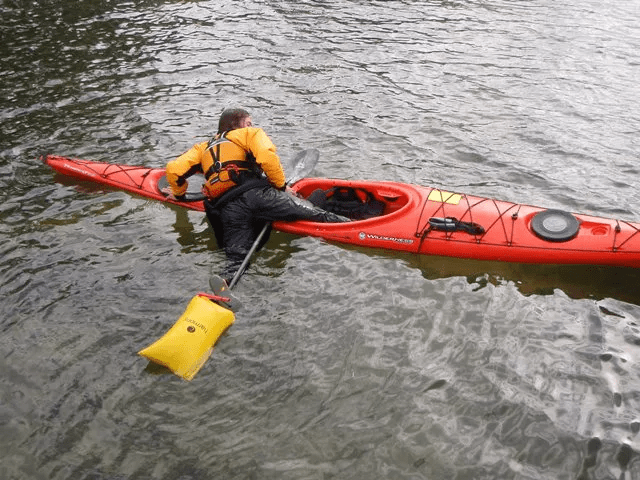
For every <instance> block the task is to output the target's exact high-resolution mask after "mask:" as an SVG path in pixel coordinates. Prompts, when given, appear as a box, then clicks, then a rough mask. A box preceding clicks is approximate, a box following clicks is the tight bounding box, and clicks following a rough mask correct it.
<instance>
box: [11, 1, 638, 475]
mask: <svg viewBox="0 0 640 480" xmlns="http://www.w3.org/2000/svg"><path fill="white" fill-rule="evenodd" d="M639 8H640V6H639V5H638V4H637V2H635V1H634V2H614V3H603V2H596V1H593V0H586V1H583V2H577V1H575V0H571V1H563V2H552V3H551V2H544V1H541V0H536V1H534V2H507V1H504V0H502V1H501V0H491V1H489V2H478V1H471V2H449V1H427V2H411V1H388V2H382V1H378V2H360V1H346V0H339V1H334V2H322V1H310V0H308V1H303V2H298V1H296V2H292V1H291V2H289V1H260V2H245V1H234V2H226V3H225V4H222V5H221V4H219V3H217V2H211V1H180V2H178V1H147V2H124V1H106V0H103V1H79V2H52V1H44V2H35V1H30V2H29V1H22V2H21V1H17V0H16V1H3V2H2V3H0V13H1V20H0V26H1V29H0V40H1V41H0V139H1V140H2V142H1V144H0V187H1V188H0V192H1V193H0V200H1V201H0V219H1V222H0V253H1V257H0V258H1V260H0V274H1V276H0V279H1V281H0V298H2V303H1V304H0V329H1V332H2V336H1V338H2V340H1V341H0V382H1V388H0V434H1V435H0V452H2V453H0V478H3V479H11V480H13V479H20V480H22V479H92V480H93V479H105V480H106V479H110V480H111V479H181V480H186V479H209V478H212V479H213V478H215V479H249V478H250V479H278V480H280V479H296V480H298V479H313V480H316V479H329V478H335V479H445V478H446V479H459V480H463V479H464V480H466V479H549V480H556V479H610V478H616V479H620V478H622V479H633V478H640V463H639V462H640V461H639V457H638V452H639V451H640V438H639V437H638V432H639V431H640V378H639V377H638V363H639V362H640V288H639V285H640V282H639V276H640V275H639V273H638V271H637V269H613V268H601V267H597V268H595V267H585V266H582V267H554V266H527V265H507V264H494V263H485V262H469V261H461V260H452V259H446V258H429V257H416V256H408V255H396V254H393V253H389V252H381V251H368V250H361V249H354V248H352V247H344V246H339V245H333V244H328V243H326V242H323V241H321V240H318V239H314V238H302V237H295V236H291V235H284V234H279V233H275V234H273V236H272V237H271V240H270V241H269V243H268V244H267V246H266V247H265V248H264V249H263V250H262V251H261V252H260V254H259V255H257V256H256V258H255V260H254V263H253V265H252V267H251V269H250V270H249V271H248V273H247V275H245V277H244V278H243V279H242V281H241V282H240V284H239V285H238V287H237V292H236V293H237V295H238V296H239V297H241V298H242V300H243V303H244V305H245V308H244V309H243V310H242V311H241V312H240V313H239V314H238V316H237V319H236V322H235V324H234V325H233V326H232V327H231V329H230V330H229V331H228V332H227V333H226V334H225V335H224V336H223V337H222V338H221V340H220V341H219V343H218V344H217V346H216V348H215V350H214V353H213V355H212V357H211V358H210V359H209V361H208V362H207V363H206V365H205V366H204V368H203V369H202V370H201V371H200V373H198V375H197V376H196V377H195V379H194V380H193V381H192V382H189V383H187V382H184V381H182V380H180V379H179V378H177V377H175V376H173V375H171V374H165V373H164V372H162V371H159V370H157V369H154V368H151V367H150V366H149V365H148V364H147V362H146V361H145V360H144V359H142V358H141V357H139V356H138V355H137V354H136V352H137V351H138V350H140V349H141V348H143V347H145V346H147V345H148V344H149V343H150V342H152V341H153V340H155V339H157V338H158V337H160V336H161V335H162V334H163V333H164V332H165V331H166V330H167V329H168V328H169V326H170V325H172V324H173V322H175V320H177V319H178V317H179V316H180V315H181V314H182V312H183V311H184V309H185V308H186V306H187V304H188V302H189V300H190V299H191V297H192V296H193V295H195V294H196V293H197V292H199V291H202V290H206V289H207V286H208V280H209V277H210V276H211V275H212V274H215V273H217V272H219V270H220V267H221V265H222V262H223V259H224V256H223V254H222V253H221V252H219V251H218V250H217V248H216V244H215V240H214V238H213V235H212V233H211V232H210V230H209V229H208V227H207V224H206V222H205V220H204V217H203V216H202V214H199V213H196V212H186V211H183V210H180V209H177V208H173V207H169V206H166V205H162V204H158V203H154V202H151V201H147V200H144V199H140V198H138V197H133V196H130V195H128V194H125V193H121V192H114V191H105V190H103V189H100V188H95V187H89V186H87V185H78V184H77V183H75V182H74V181H71V180H68V179H64V178H61V177H58V176H55V175H54V174H53V173H52V172H51V171H50V170H49V169H48V168H47V167H46V166H44V165H43V164H41V163H40V162H39V161H38V160H37V157H38V156H39V155H40V154H42V153H45V152H48V153H56V154H61V155H66V156H72V157H79V158H90V159H94V160H106V161H117V162H119V163H128V164H146V165H150V166H161V165H164V164H165V163H166V162H167V161H168V160H170V159H172V158H174V157H176V156H177V155H178V154H180V153H181V152H182V151H184V150H186V149H187V148H189V147H190V146H191V145H192V144H193V143H195V142H196V141H199V140H201V139H205V138H207V137H208V136H209V135H210V134H211V133H212V131H213V129H214V126H215V124H216V123H217V118H218V115H219V113H220V111H221V110H222V109H223V108H225V107H229V106H236V105H240V106H244V107H245V108H248V109H249V110H251V111H252V112H253V117H254V120H255V122H256V123H257V124H258V125H260V126H262V127H264V128H265V129H266V131H267V132H268V133H269V135H270V136H271V138H272V139H273V140H274V142H275V143H276V144H277V145H278V147H279V152H280V154H281V156H282V157H283V158H284V159H286V158H290V157H292V156H293V155H294V154H295V152H297V151H299V150H301V149H305V148H318V149H319V150H320V151H321V152H322V159H321V162H320V164H319V166H318V168H317V170H316V172H315V174H317V175H318V176H334V177H339V178H354V179H361V178H367V179H382V180H396V181H401V182H410V183H418V184H423V185H433V186H438V187H441V188H445V189H449V190H454V191H461V192H465V193H470V194H475V195H481V196H488V197H494V198H499V199H505V200H509V201H513V202H522V203H530V204H534V205H542V206H546V207H549V208H561V209H564V210H570V211H579V212H584V213H591V214H595V215H601V216H607V217H616V218H622V219H626V220H631V221H638V220H640V194H639V193H638V189H637V185H638V174H639V172H640V168H639V167H638V164H637V152H638V146H639V145H638V143H639V142H638V136H637V132H638V131H639V130H640V114H638V111H637V108H635V105H636V103H637V98H638V97H639V96H640V87H638V82H637V79H638V78H640V75H639V74H640V72H639V69H640V63H639V62H638V58H637V52H638V51H639V49H640V27H639V26H638V23H637V18H638V13H640V12H639Z"/></svg>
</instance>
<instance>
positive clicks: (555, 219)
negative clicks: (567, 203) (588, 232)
mask: <svg viewBox="0 0 640 480" xmlns="http://www.w3.org/2000/svg"><path fill="white" fill-rule="evenodd" d="M531 228H532V229H533V231H534V233H535V234H536V235H538V236H539V237H540V238H543V239H544V240H549V241H551V242H566V241H567V240H571V239H572V238H573V237H575V236H576V235H577V234H578V230H579V229H580V223H579V222H578V219H577V218H576V217H574V216H573V215H571V214H570V213H568V212H565V211H563V210H545V211H543V212H540V213H537V214H536V215H535V217H533V219H532V220H531Z"/></svg>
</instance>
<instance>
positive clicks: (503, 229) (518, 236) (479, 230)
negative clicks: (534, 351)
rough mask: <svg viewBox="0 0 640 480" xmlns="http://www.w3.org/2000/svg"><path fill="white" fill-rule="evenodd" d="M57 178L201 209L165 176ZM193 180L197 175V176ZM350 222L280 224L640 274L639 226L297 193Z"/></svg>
mask: <svg viewBox="0 0 640 480" xmlns="http://www.w3.org/2000/svg"><path fill="white" fill-rule="evenodd" d="M43 161H44V162H45V163H46V164H48V165H49V166H51V167H52V168H53V169H54V170H56V171H58V172H60V173H63V174H65V175H71V176H73V177H76V178H78V179H82V180H89V181H92V182H97V183H101V184H104V185H108V186H111V187H114V188H118V189H122V190H126V191H128V192H132V193H136V194H138V195H141V196H144V197H149V198H153V199H156V200H161V201H165V202H171V203H174V204H176V205H181V206H184V207H186V208H190V209H193V210H199V211H203V210H204V207H203V204H202V196H201V195H200V193H199V192H198V191H197V190H198V189H199V184H201V182H202V180H200V183H198V182H196V181H191V182H190V183H191V184H192V188H194V187H195V189H196V191H193V192H192V193H188V194H187V196H186V198H185V199H184V200H182V201H174V200H169V199H168V198H167V197H166V195H164V194H163V193H162V192H161V188H163V187H164V186H166V179H165V178H164V172H165V171H164V169H162V168H148V167H135V166H127V165H117V164H111V163H100V162H92V161H88V160H76V159H70V158H65V157H60V156H55V155H48V156H46V157H44V158H43ZM192 178H193V177H192ZM292 188H293V189H294V190H295V191H296V192H297V193H298V194H299V195H300V196H302V197H305V198H308V199H309V200H311V201H312V202H313V203H315V204H316V205H319V206H322V207H323V208H325V209H327V210H330V211H334V212H336V213H340V214H343V215H347V216H350V217H351V218H353V219H354V221H353V222H351V223H340V224H334V223H329V224H327V223H324V224H323V223H314V222H306V221H298V222H276V223H274V227H275V228H276V229H278V230H280V231H283V232H288V233H293V234H298V235H312V236H316V237H321V238H324V239H327V240H330V241H335V242H341V243H348V244H353V245H359V246H363V247H372V248H384V249H391V250H400V251H405V252H413V253H420V254H425V255H443V256H449V257H458V258H471V259H478V260H493V261H505V262H518V263H544V264H593V265H613V266H626V267H640V223H634V222H627V221H623V220H614V219H608V218H601V217H594V216H589V215H581V214H574V213H569V212H565V211H562V210H547V209H544V208H539V207H533V206H529V205H521V204H516V203H511V202H504V201H498V200H493V199H490V198H483V197H476V196H471V195H465V194H459V193H451V192H446V191H443V190H440V189H437V188H432V187H422V186H417V185H408V184H404V183H395V182H375V181H346V180H335V179H316V178H305V179H302V180H300V181H299V182H297V183H296V184H295V185H293V187H292Z"/></svg>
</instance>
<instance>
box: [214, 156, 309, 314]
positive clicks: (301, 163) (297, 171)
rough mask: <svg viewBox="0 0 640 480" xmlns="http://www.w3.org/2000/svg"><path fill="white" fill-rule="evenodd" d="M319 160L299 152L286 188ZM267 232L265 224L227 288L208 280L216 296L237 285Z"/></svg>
mask: <svg viewBox="0 0 640 480" xmlns="http://www.w3.org/2000/svg"><path fill="white" fill-rule="evenodd" d="M319 159H320V152H319V151H318V150H316V149H315V148H311V149H308V150H302V151H301V152H299V153H298V154H297V155H296V156H295V158H294V159H293V160H292V161H291V162H290V164H289V165H288V167H289V168H288V169H291V170H292V171H291V174H290V175H289V181H288V182H287V185H288V186H289V185H293V184H294V183H296V182H297V181H298V180H300V179H302V178H304V177H306V176H307V175H309V174H310V173H311V172H312V171H313V169H314V168H315V166H316V165H317V164H318V160H319ZM268 230H269V223H266V224H265V225H264V227H262V230H261V231H260V233H259V234H258V237H257V238H256V240H255V241H254V242H253V245H251V248H250V249H249V252H248V253H247V255H246V256H245V258H244V260H243V262H242V264H241V265H240V268H239V269H238V271H237V272H236V274H235V275H234V276H233V278H232V279H231V282H230V283H229V286H228V287H226V284H225V282H224V280H222V278H220V277H219V276H217V275H215V276H213V277H212V278H211V280H209V286H210V287H211V289H212V290H213V291H214V293H215V294H216V295H221V294H222V295H225V296H227V297H228V296H229V294H228V293H223V292H225V291H226V290H227V289H229V290H230V289H232V288H233V287H234V286H235V284H236V283H238V280H240V277H241V276H242V274H243V273H244V271H245V269H246V268H247V265H249V261H250V260H251V257H252V256H253V254H254V253H255V251H256V250H257V248H258V245H260V242H261V241H262V239H263V238H264V236H265V235H266V234H267V231H268ZM225 287H226V288H225ZM232 300H233V299H232ZM235 303H236V305H237V303H238V302H237V301H236V302H235ZM231 306H232V305H231V304H229V307H231ZM236 308H237V307H236Z"/></svg>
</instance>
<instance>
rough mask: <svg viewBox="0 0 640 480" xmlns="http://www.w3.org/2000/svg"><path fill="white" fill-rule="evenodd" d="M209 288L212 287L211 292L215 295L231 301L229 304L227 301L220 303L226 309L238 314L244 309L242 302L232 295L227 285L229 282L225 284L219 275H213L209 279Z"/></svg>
mask: <svg viewBox="0 0 640 480" xmlns="http://www.w3.org/2000/svg"><path fill="white" fill-rule="evenodd" d="M209 287H211V290H212V291H213V293H214V294H215V295H217V296H219V297H225V298H228V299H229V301H228V302H226V301H225V302H222V301H219V302H218V303H219V304H220V305H222V306H223V307H226V308H228V309H229V310H231V311H233V312H237V311H238V310H240V309H241V308H242V303H240V300H238V299H237V298H236V297H234V296H233V295H232V294H231V292H230V291H229V286H228V285H227V282H225V281H224V279H223V278H222V277H220V276H218V275H213V276H212V277H211V278H210V279H209Z"/></svg>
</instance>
